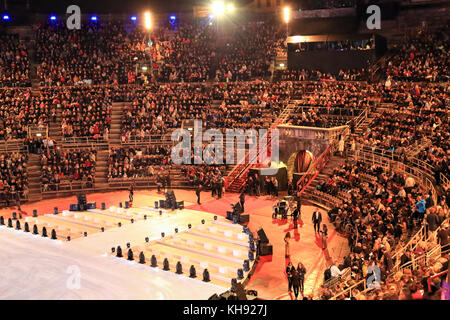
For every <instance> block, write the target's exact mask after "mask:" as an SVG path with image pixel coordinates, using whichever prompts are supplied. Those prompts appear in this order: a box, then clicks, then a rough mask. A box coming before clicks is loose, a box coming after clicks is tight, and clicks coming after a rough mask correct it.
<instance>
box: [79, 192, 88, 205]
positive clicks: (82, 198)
mask: <svg viewBox="0 0 450 320" xmlns="http://www.w3.org/2000/svg"><path fill="white" fill-rule="evenodd" d="M77 200H78V204H86V203H87V200H86V195H85V194H79V195H77Z"/></svg>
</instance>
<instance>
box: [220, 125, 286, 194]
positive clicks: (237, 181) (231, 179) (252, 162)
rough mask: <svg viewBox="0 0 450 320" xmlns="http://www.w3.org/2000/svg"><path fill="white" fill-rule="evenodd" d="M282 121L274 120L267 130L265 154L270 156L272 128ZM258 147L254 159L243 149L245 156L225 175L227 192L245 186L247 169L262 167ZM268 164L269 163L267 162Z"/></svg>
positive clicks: (238, 189)
mask: <svg viewBox="0 0 450 320" xmlns="http://www.w3.org/2000/svg"><path fill="white" fill-rule="evenodd" d="M280 122H282V121H281V120H278V119H277V120H276V121H275V122H274V123H273V124H272V126H271V127H270V128H269V130H267V149H268V150H267V156H268V157H269V158H270V157H271V155H272V153H271V151H272V150H271V147H272V135H271V132H272V129H274V128H276V127H277V126H278V124H280ZM260 151H261V150H260V148H258V150H257V152H256V159H255V157H253V158H252V159H249V156H250V153H249V152H248V150H247V149H246V150H245V158H244V161H243V163H240V164H237V165H236V166H235V167H234V168H233V170H231V172H230V174H229V175H228V176H227V178H226V181H227V184H226V186H225V190H226V191H227V192H241V190H242V188H243V187H244V186H245V182H246V181H247V176H248V171H249V170H250V168H260V167H263V166H264V164H263V163H260V162H259V158H260ZM269 164H270V163H269Z"/></svg>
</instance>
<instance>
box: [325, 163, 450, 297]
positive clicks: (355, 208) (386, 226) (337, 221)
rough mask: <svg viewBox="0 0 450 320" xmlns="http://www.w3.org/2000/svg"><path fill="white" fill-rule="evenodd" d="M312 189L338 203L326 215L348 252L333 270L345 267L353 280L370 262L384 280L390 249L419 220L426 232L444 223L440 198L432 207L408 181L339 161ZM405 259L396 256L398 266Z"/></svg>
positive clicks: (429, 199) (391, 262) (389, 265)
mask: <svg viewBox="0 0 450 320" xmlns="http://www.w3.org/2000/svg"><path fill="white" fill-rule="evenodd" d="M318 189H319V190H320V192H324V193H327V194H330V195H332V196H334V197H336V198H337V199H339V200H340V201H342V205H339V206H336V207H334V208H332V209H331V210H330V211H329V212H328V215H329V218H330V221H331V222H332V223H333V224H334V225H335V227H336V229H337V230H338V231H340V232H343V233H344V234H346V236H347V238H348V244H349V247H350V251H351V252H350V254H349V255H348V256H347V257H345V258H344V263H343V264H342V265H341V266H340V267H339V268H338V269H340V270H341V271H342V270H343V269H344V268H350V269H351V272H352V278H353V279H354V280H355V281H358V280H359V279H363V277H367V267H368V266H369V265H371V264H373V263H376V264H377V266H378V267H379V268H380V270H381V279H379V280H380V281H385V279H386V278H387V276H388V275H389V273H390V272H391V270H393V267H394V264H395V261H394V259H393V258H392V254H393V250H394V248H395V247H396V246H397V245H398V244H401V243H404V242H405V241H406V240H407V239H408V238H409V235H410V234H412V232H414V230H416V229H417V228H419V227H420V226H421V224H422V222H423V221H424V223H426V226H427V230H428V231H429V232H430V233H432V232H435V231H436V230H437V229H438V228H439V227H440V224H441V223H442V222H443V221H445V220H446V219H447V218H448V209H447V205H446V203H445V199H443V198H439V199H438V203H434V201H433V198H432V197H431V195H430V194H429V193H426V192H424V190H422V189H421V188H420V187H419V186H418V185H417V184H416V182H415V181H414V179H413V178H412V177H407V176H404V175H402V174H399V173H397V172H395V171H386V170H384V169H383V168H382V167H379V166H377V165H373V166H368V165H366V164H364V163H361V162H356V163H351V162H345V163H344V164H343V165H342V166H341V167H338V168H336V169H335V170H334V172H333V174H332V177H331V178H330V179H329V180H328V181H326V182H324V183H323V184H321V185H319V186H318ZM446 228H448V227H446ZM443 237H444V236H443ZM447 241H448V240H447V239H444V240H443V243H444V244H445V243H448V242H447ZM419 248H420V246H419ZM408 254H409V253H408V252H405V254H404V255H402V256H401V257H399V259H400V260H399V263H400V264H401V265H404V264H406V263H407V262H408V261H410V260H411V257H410V256H409V257H408ZM418 255H419V254H418ZM338 275H339V273H338ZM339 289H342V288H338V290H339ZM338 290H337V291H335V292H334V293H337V292H339V291H338Z"/></svg>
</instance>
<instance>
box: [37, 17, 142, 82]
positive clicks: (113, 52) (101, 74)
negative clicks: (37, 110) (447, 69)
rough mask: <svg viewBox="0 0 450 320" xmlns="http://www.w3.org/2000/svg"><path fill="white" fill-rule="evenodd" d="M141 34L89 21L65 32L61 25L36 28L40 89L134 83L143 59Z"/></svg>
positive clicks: (116, 24) (59, 23)
mask: <svg viewBox="0 0 450 320" xmlns="http://www.w3.org/2000/svg"><path fill="white" fill-rule="evenodd" d="M144 39H145V34H144V32H143V31H141V30H140V29H139V28H132V29H127V28H126V24H125V23H124V22H123V21H122V22H117V23H107V22H89V23H88V24H85V25H83V27H82V28H81V29H80V30H76V31H74V30H69V29H67V28H66V25H65V22H56V21H52V22H50V23H48V24H41V25H38V26H36V48H35V51H36V59H37V60H38V62H39V66H38V69H37V75H38V77H39V79H40V84H41V86H73V85H83V84H121V83H133V82H134V81H135V77H136V74H135V64H136V61H137V60H138V59H141V58H145V57H147V56H148V53H146V51H145V48H146V46H145V44H144V41H143V40H144Z"/></svg>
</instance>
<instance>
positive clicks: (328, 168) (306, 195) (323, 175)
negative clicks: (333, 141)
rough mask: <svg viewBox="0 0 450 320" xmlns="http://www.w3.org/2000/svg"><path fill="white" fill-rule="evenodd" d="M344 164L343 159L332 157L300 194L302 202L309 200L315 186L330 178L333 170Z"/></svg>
mask: <svg viewBox="0 0 450 320" xmlns="http://www.w3.org/2000/svg"><path fill="white" fill-rule="evenodd" d="M344 162H345V158H341V157H338V156H332V157H331V158H330V160H329V161H328V163H327V164H326V165H325V167H324V168H323V169H322V171H321V172H320V173H319V174H318V175H317V177H316V178H315V179H314V180H313V181H311V183H310V184H309V186H308V187H307V188H306V189H305V191H303V193H302V200H303V199H305V200H309V201H310V200H311V196H312V192H313V191H314V190H316V188H317V186H318V185H319V184H321V183H323V182H325V181H327V180H328V178H330V176H331V175H332V174H333V170H334V168H336V167H339V166H341V165H342V164H343V163H344Z"/></svg>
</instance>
